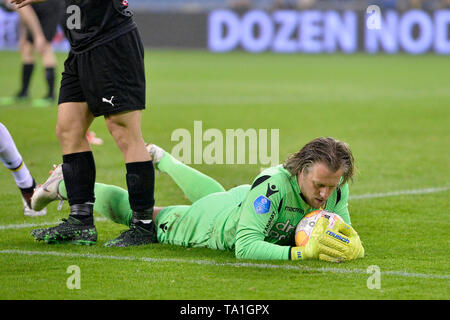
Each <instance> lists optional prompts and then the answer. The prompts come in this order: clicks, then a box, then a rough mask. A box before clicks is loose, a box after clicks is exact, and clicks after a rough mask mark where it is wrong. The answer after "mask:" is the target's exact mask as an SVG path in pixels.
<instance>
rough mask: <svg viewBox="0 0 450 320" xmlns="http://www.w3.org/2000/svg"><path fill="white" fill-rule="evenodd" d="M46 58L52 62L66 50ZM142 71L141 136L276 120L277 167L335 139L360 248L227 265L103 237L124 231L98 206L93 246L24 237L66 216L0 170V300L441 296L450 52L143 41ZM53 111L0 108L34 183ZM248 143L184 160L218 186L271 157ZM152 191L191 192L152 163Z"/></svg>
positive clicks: (102, 175)
mask: <svg viewBox="0 0 450 320" xmlns="http://www.w3.org/2000/svg"><path fill="white" fill-rule="evenodd" d="M58 58H59V71H58V73H60V72H61V71H62V66H63V60H64V58H65V55H64V54H59V55H58ZM19 68H20V60H19V55H18V54H17V53H16V52H0V70H1V73H0V96H5V95H11V94H12V93H14V92H15V90H16V89H17V88H18V85H19ZM36 70H37V72H36V73H35V74H34V76H33V79H32V84H31V94H32V96H33V97H35V98H38V97H42V96H44V94H45V92H44V91H45V84H44V81H43V80H41V79H43V73H42V68H39V67H37V68H36ZM146 71H147V82H148V83H147V86H148V88H149V91H148V97H147V99H148V109H147V110H146V111H145V112H144V113H143V133H144V136H145V139H146V140H147V141H148V142H153V143H156V144H158V145H160V146H162V147H163V148H165V149H166V150H168V151H171V150H172V149H173V148H174V146H176V145H177V144H178V143H179V141H172V134H173V133H174V132H175V131H176V130H177V129H186V130H187V131H188V132H190V133H191V135H192V141H191V145H192V150H193V149H194V148H195V146H194V144H195V143H200V144H202V145H201V148H203V150H204V148H205V147H206V146H207V145H208V144H209V143H210V142H208V141H206V140H205V141H202V139H201V137H200V142H199V141H198V140H199V139H197V140H196V139H195V137H194V125H195V123H194V121H201V125H202V130H203V132H205V131H206V130H208V129H217V130H218V132H221V133H222V134H223V136H225V133H226V130H227V129H235V130H236V129H239V128H242V129H244V130H248V129H254V130H256V131H257V132H263V131H261V130H262V129H268V130H269V131H268V132H270V129H278V130H279V131H278V132H279V139H278V141H277V143H279V151H278V159H277V160H279V161H280V162H281V161H283V160H284V159H285V158H286V157H287V156H288V155H289V154H290V153H293V152H295V151H297V150H298V149H299V148H300V147H301V146H303V145H304V144H305V143H306V142H308V141H309V140H311V139H312V138H315V137H318V136H333V137H335V138H338V139H340V140H344V141H346V142H348V143H349V144H350V146H351V147H352V150H353V152H354V155H355V158H356V165H357V167H358V173H357V175H356V177H355V179H354V181H353V183H352V184H351V185H350V194H351V198H350V201H349V207H350V214H351V219H352V224H353V226H354V228H355V229H356V230H357V231H358V232H359V234H360V236H361V239H362V240H363V243H364V245H365V248H366V257H365V258H364V259H359V260H356V261H351V262H345V263H341V264H330V263H326V262H320V261H305V262H291V261H285V262H281V261H250V260H237V259H236V258H235V257H234V253H232V252H222V251H213V250H209V249H193V248H183V247H176V246H170V245H163V244H155V245H149V246H144V247H136V248H105V247H104V246H103V244H104V243H105V241H107V240H109V239H112V238H114V237H116V236H117V235H118V234H119V233H120V231H122V230H125V229H126V227H124V226H120V225H115V224H113V223H112V222H109V221H107V220H106V219H104V218H101V217H100V216H98V215H97V216H96V218H97V222H96V225H97V229H98V232H99V241H98V243H97V245H94V246H91V247H80V246H74V245H68V244H67V245H46V244H43V243H37V242H34V240H33V239H32V237H31V236H30V231H31V230H32V229H34V228H37V227H39V226H49V225H53V224H56V223H57V222H58V221H59V220H60V219H61V218H65V217H67V214H68V205H67V203H65V204H64V206H63V208H62V210H61V211H58V210H57V203H56V202H55V203H52V204H50V205H49V207H48V214H47V215H46V216H43V217H38V218H29V217H24V215H23V213H22V202H21V198H20V194H19V191H18V189H17V187H16V186H15V183H14V180H13V178H12V176H11V174H10V173H9V171H8V170H6V169H5V168H3V169H0V266H1V267H0V284H1V285H0V299H6V300H15V299H26V300H34V299H161V300H167V299H168V300H190V299H194V300H205V299H207V300H210V299H212V300H259V299H262V300H303V299H305V300H311V299H333V300H334V299H339V300H341V299H383V300H386V299H395V300H410V299H413V300H415V299H426V300H428V299H433V300H435V299H437V300H448V299H449V298H450V270H449V262H450V250H449V237H450V233H449V230H450V219H449V218H450V216H449V215H450V201H449V195H450V167H449V164H450V126H449V120H450V77H449V76H448V75H449V74H450V64H449V63H448V57H444V56H435V55H421V56H406V55H398V56H389V55H364V54H356V55H339V54H337V55H300V54H299V55H276V54H271V53H265V54H259V55H252V54H247V53H239V52H235V53H227V54H212V53H208V52H200V51H176V52H172V51H151V50H149V51H146ZM59 78H60V77H59ZM56 115H57V108H56V106H55V107H49V108H32V107H31V106H30V105H27V104H21V105H16V106H11V107H2V108H1V109H0V121H1V122H2V123H3V124H5V125H6V126H7V128H8V129H9V131H10V133H11V135H12V136H13V138H14V139H15V142H16V145H17V147H18V148H19V150H20V152H21V154H22V156H23V158H24V160H25V162H26V164H27V166H28V168H29V169H30V171H31V172H32V174H33V175H34V177H35V178H36V180H38V182H43V181H45V180H46V179H47V177H48V171H49V170H50V169H51V166H52V164H56V163H60V162H61V154H60V146H59V142H58V140H57V138H56V135H55V124H56ZM197 124H198V123H197ZM92 130H93V131H94V132H95V133H96V134H97V136H98V137H100V138H102V139H103V140H104V144H103V145H101V146H96V145H95V146H93V147H92V148H93V152H94V156H95V159H96V163H97V181H98V182H103V183H108V184H114V185H118V186H121V187H124V188H125V187H126V183H125V167H124V165H123V160H122V156H121V153H120V151H119V149H118V148H117V147H116V146H115V144H114V141H113V139H112V138H111V136H110V135H109V133H108V131H107V128H106V125H105V123H104V121H103V119H101V118H99V119H97V120H96V121H95V122H94V124H93V126H92ZM197 138H198V137H197ZM269 140H270V139H269ZM197 147H198V145H197ZM270 150H271V149H270V148H269V151H270ZM251 152H254V150H253V151H252V150H248V154H247V158H246V163H245V164H238V163H234V164H209V163H206V161H200V162H201V163H197V164H193V166H194V167H195V168H197V169H199V170H201V171H203V172H204V173H206V174H208V175H210V176H212V177H214V178H215V179H217V180H218V181H220V182H221V183H222V184H223V185H224V186H225V187H226V188H231V187H234V186H236V185H240V184H244V183H251V181H252V179H253V177H254V176H256V174H258V173H259V170H260V169H261V167H267V166H268V165H267V164H263V163H261V162H260V161H258V163H256V164H249V159H248V158H249V154H250V153H251ZM225 154H226V149H225V146H224V150H223V157H225ZM224 162H225V161H224ZM155 197H156V204H157V205H158V206H164V205H170V204H187V203H188V201H187V199H186V198H184V196H183V194H182V193H181V191H180V190H179V189H178V188H177V186H176V185H175V183H174V182H173V181H172V180H171V179H170V178H169V177H168V176H166V175H163V174H158V175H157V178H156V194H155ZM72 265H75V266H78V267H79V271H80V274H79V275H80V278H79V280H80V282H79V284H80V289H76V288H75V289H70V288H69V287H70V285H69V286H68V285H67V283H68V282H69V284H70V283H72V282H70V280H71V278H70V277H71V276H72V274H71V273H67V270H68V267H69V266H72ZM331 288H332V289H331ZM175 311H176V310H175Z"/></svg>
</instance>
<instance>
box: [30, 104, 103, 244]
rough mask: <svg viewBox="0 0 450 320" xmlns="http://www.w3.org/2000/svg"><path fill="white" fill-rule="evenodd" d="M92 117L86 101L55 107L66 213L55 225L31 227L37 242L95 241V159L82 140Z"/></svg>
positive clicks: (88, 242)
mask: <svg viewBox="0 0 450 320" xmlns="http://www.w3.org/2000/svg"><path fill="white" fill-rule="evenodd" d="M93 119H94V117H93V115H92V113H91V112H90V111H89V108H88V106H87V103H86V102H65V103H61V104H60V105H59V106H58V119H57V125H56V134H57V136H58V139H59V142H60V144H61V149H62V154H63V156H62V158H63V164H62V173H63V175H64V179H65V187H66V189H67V199H68V202H69V205H70V214H69V217H68V219H64V220H63V223H61V224H60V225H58V226H56V227H52V228H46V229H36V230H33V231H32V232H31V234H32V235H33V237H34V238H35V239H36V240H38V241H40V240H42V241H45V242H47V243H60V242H73V243H75V244H87V245H91V244H94V243H96V241H97V231H96V228H95V225H94V217H93V208H94V202H95V196H94V184H95V173H96V172H95V162H94V157H93V154H92V151H91V149H90V146H89V143H88V142H87V139H86V130H87V129H88V128H89V126H90V124H91V123H92V121H93Z"/></svg>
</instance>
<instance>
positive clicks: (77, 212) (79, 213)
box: [62, 151, 95, 224]
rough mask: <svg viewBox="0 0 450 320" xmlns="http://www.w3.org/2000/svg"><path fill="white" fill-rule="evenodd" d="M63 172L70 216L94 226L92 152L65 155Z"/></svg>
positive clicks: (93, 169)
mask: <svg viewBox="0 0 450 320" xmlns="http://www.w3.org/2000/svg"><path fill="white" fill-rule="evenodd" d="M62 170H63V175H64V183H65V185H66V190H67V199H68V201H69V205H70V215H71V216H74V217H76V218H77V219H78V220H80V221H83V222H86V223H87V224H93V208H94V201H95V196H94V186H95V162H94V156H93V154H92V152H91V151H86V152H78V153H71V154H66V155H63V165H62Z"/></svg>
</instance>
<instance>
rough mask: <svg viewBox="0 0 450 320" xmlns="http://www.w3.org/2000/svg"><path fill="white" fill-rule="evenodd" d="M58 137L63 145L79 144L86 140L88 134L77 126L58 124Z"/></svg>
mask: <svg viewBox="0 0 450 320" xmlns="http://www.w3.org/2000/svg"><path fill="white" fill-rule="evenodd" d="M56 136H57V137H58V140H59V142H60V143H61V144H65V145H67V144H79V143H80V141H82V140H85V139H86V132H84V131H82V130H81V129H80V127H79V126H77V125H72V124H64V123H57V124H56Z"/></svg>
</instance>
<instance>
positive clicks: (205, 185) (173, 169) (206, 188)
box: [147, 145, 225, 202]
mask: <svg viewBox="0 0 450 320" xmlns="http://www.w3.org/2000/svg"><path fill="white" fill-rule="evenodd" d="M158 149H159V150H158ZM147 150H149V152H150V154H152V153H153V154H154V153H159V154H160V156H159V157H155V159H154V160H153V161H154V163H155V166H156V167H157V168H158V170H160V171H161V172H164V173H167V174H168V175H169V176H170V177H171V178H172V179H173V181H175V183H176V184H177V185H178V187H179V188H180V189H181V190H182V191H183V193H184V195H185V196H186V197H187V198H188V199H189V200H190V201H191V202H195V201H197V200H199V199H201V198H203V197H204V196H207V195H209V194H211V193H215V192H223V191H225V189H224V187H223V186H222V185H221V184H220V183H219V182H218V181H216V180H214V179H213V178H211V177H209V176H207V175H206V174H204V173H202V172H200V171H198V170H196V169H194V168H191V167H189V166H187V165H185V164H184V163H182V162H181V161H179V160H177V159H175V158H174V157H173V156H172V155H171V154H170V153H168V152H167V151H164V150H162V149H161V148H159V147H157V146H155V145H148V146H147ZM156 162H157V163H156Z"/></svg>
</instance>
